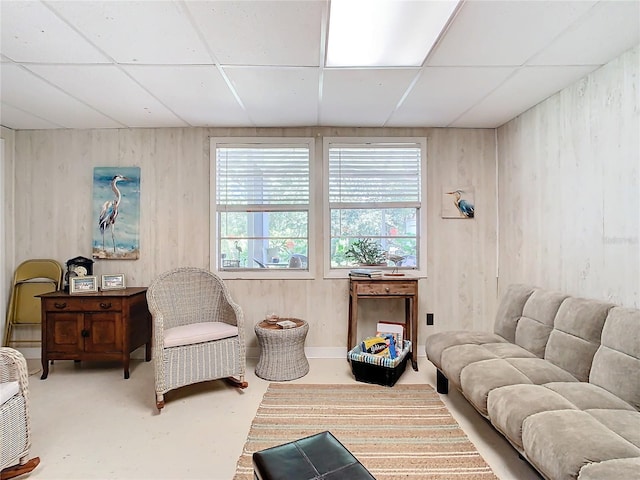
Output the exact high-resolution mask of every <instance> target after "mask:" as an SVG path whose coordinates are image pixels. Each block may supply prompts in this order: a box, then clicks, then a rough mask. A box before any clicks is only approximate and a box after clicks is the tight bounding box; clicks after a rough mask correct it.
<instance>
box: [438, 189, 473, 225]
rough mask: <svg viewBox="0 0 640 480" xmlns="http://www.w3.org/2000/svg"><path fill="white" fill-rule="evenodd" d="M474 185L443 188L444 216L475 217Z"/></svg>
mask: <svg viewBox="0 0 640 480" xmlns="http://www.w3.org/2000/svg"><path fill="white" fill-rule="evenodd" d="M475 211H476V209H475V201H474V190H473V187H445V188H443V190H442V218H474V217H475Z"/></svg>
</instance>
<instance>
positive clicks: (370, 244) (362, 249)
mask: <svg viewBox="0 0 640 480" xmlns="http://www.w3.org/2000/svg"><path fill="white" fill-rule="evenodd" d="M385 253H386V252H385V251H384V250H383V249H382V246H381V245H380V244H379V243H378V242H374V241H373V240H371V239H370V238H363V239H360V240H355V241H354V242H352V243H351V245H350V246H349V248H348V249H347V250H346V251H345V252H344V254H345V256H346V257H347V258H349V259H351V260H353V261H354V263H357V264H359V265H386V256H385Z"/></svg>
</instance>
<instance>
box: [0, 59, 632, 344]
mask: <svg viewBox="0 0 640 480" xmlns="http://www.w3.org/2000/svg"><path fill="white" fill-rule="evenodd" d="M639 57H640V55H639V52H638V48H635V49H633V50H631V51H630V52H627V53H625V54H624V55H622V56H621V57H620V58H618V59H616V60H615V61H613V62H611V63H610V64H608V65H606V66H605V67H603V68H602V69H600V70H598V71H596V72H594V73H593V74H591V75H589V76H588V77H586V78H584V79H583V80H581V81H579V82H577V83H576V84H574V85H572V86H571V87H569V88H567V89H565V90H563V91H561V92H559V93H558V94H556V95H554V96H553V97H551V98H549V99H547V100H546V101H545V102H543V103H541V104H540V105H538V106H536V107H534V108H532V109H531V110H529V111H528V112H525V113H524V114H522V115H521V116H519V117H518V118H516V119H514V120H512V121H511V122H509V123H508V124H506V125H504V126H502V127H501V128H499V129H497V130H492V129H487V130H483V129H468V130H467V129H444V128H443V129H438V128H433V129H421V128H413V129H370V128H329V127H327V128H286V129H236V128H229V129H225V128H180V129H130V130H43V131H18V132H12V131H8V130H6V129H2V130H1V131H0V134H1V136H2V138H4V139H5V148H6V150H7V152H6V154H5V158H4V161H5V165H3V168H4V171H5V198H4V199H3V202H4V205H3V213H4V214H5V215H6V219H7V222H6V225H7V231H6V242H5V243H4V245H3V250H4V251H3V255H4V260H5V264H6V265H5V270H4V271H3V272H2V274H3V275H4V276H5V278H7V281H9V280H10V276H11V274H12V272H13V269H14V268H15V266H16V265H17V264H18V263H20V262H21V261H23V260H25V259H27V258H36V257H49V258H55V259H57V260H59V261H60V262H62V263H63V262H65V261H66V260H67V259H69V258H72V257H75V256H76V255H84V256H90V252H91V249H90V246H91V239H92V229H93V228H94V219H93V216H92V212H91V208H90V203H91V198H92V174H93V167H95V166H118V165H122V166H140V167H141V170H142V182H141V230H140V235H141V238H140V246H141V258H140V259H139V260H136V261H105V260H103V261H98V262H97V263H96V265H95V273H96V274H98V275H100V274H102V273H124V274H125V275H126V276H127V282H128V284H130V285H148V284H149V283H150V282H151V281H152V280H153V278H155V277H156V276H157V275H158V274H160V273H161V272H164V271H166V270H168V269H170V268H173V267H177V266H186V265H194V266H200V267H205V268H207V267H208V266H209V245H210V241H209V240H210V238H209V235H210V234H209V188H210V186H209V137H211V136H218V137H220V136H283V137H286V136H313V137H316V138H317V141H316V149H317V151H316V160H317V161H318V162H321V161H322V152H321V147H322V141H321V140H322V137H323V136H368V137H371V136H425V137H426V138H427V155H428V158H427V172H426V181H427V186H428V187H427V188H428V194H427V204H426V208H425V209H423V211H422V218H421V221H422V223H423V225H426V235H427V241H428V252H427V262H428V278H425V279H421V280H420V306H419V311H420V314H419V345H418V349H419V350H418V351H419V352H420V353H422V351H423V347H422V345H424V340H425V338H426V336H427V335H429V334H431V333H433V332H436V331H440V330H448V329H479V330H490V329H491V328H492V323H493V316H494V314H495V310H496V305H497V297H498V294H499V292H500V291H502V290H503V289H504V288H505V287H506V286H507V285H509V284H510V283H514V282H525V283H532V284H536V285H539V286H541V287H545V288H552V289H558V290H562V291H565V292H567V293H570V294H574V295H580V296H586V297H592V298H598V299H609V300H611V301H612V302H615V303H618V304H621V305H626V306H632V307H638V306H639V305H640V293H639V290H640V287H639V285H640V273H639V267H638V265H640V245H639V237H640V235H639V233H640V208H639V207H640V205H639V203H638V202H639V198H640V195H639V191H640V181H639V165H640V138H639V133H638V132H639V131H640V125H639V112H640V105H639V99H638V91H639V88H638V71H639V61H638V59H639ZM496 152H498V155H496ZM316 171H318V172H321V171H322V169H321V168H318V169H317V170H316ZM316 181H317V182H320V183H321V181H322V179H320V178H317V179H316ZM450 185H473V186H474V187H475V200H476V217H475V219H474V220H451V219H442V218H441V203H440V202H441V193H442V187H443V186H450ZM319 198H321V197H316V200H319ZM319 213H320V214H321V212H319ZM321 218H322V217H319V220H318V221H319V222H321ZM498 238H499V241H498ZM322 242H323V238H322V230H319V233H318V238H317V239H316V243H317V244H318V245H322ZM317 253H319V252H317ZM312 254H313V252H312ZM315 260H316V262H321V258H316V259H315ZM316 273H317V275H316V277H315V279H313V280H306V281H294V280H229V281H228V283H229V286H230V289H231V291H232V293H233V295H234V297H235V298H236V299H237V301H238V302H239V303H240V304H241V305H242V307H243V309H244V312H245V316H246V318H247V333H248V335H249V338H250V342H249V343H250V345H249V346H250V347H255V346H256V344H257V343H256V341H255V336H254V334H253V325H254V324H255V323H256V322H258V321H259V320H260V319H261V318H262V317H263V316H264V314H265V313H266V312H267V311H275V312H278V313H280V314H281V315H287V316H295V317H301V318H305V319H307V320H308V321H309V323H310V325H311V329H310V333H309V335H308V337H307V346H308V347H317V348H327V349H331V348H333V349H337V348H344V347H345V342H346V331H347V325H346V322H347V307H348V296H347V295H348V293H347V292H348V281H347V280H346V279H324V278H322V275H321V272H320V270H318V271H317V272H316ZM498 279H499V282H498ZM378 303H379V302H378ZM3 307H4V306H3ZM396 307H397V308H396ZM398 310H400V306H399V305H388V304H385V305H384V306H381V305H379V304H377V303H376V302H371V304H370V305H369V306H366V304H365V303H364V302H363V305H362V314H363V317H366V318H367V320H364V319H363V321H362V323H361V325H362V334H365V333H368V332H371V331H372V329H373V324H374V322H375V320H377V319H379V317H380V316H383V317H385V318H389V317H390V316H393V315H398V314H400V312H399V311H398ZM427 312H432V313H434V314H435V326H432V327H427V326H426V325H425V314H426V313H427ZM334 351H335V350H334Z"/></svg>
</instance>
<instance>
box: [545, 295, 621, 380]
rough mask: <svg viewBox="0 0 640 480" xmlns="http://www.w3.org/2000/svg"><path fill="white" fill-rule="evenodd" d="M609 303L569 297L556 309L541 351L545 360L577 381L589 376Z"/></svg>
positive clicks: (609, 307) (587, 378) (609, 306)
mask: <svg viewBox="0 0 640 480" xmlns="http://www.w3.org/2000/svg"><path fill="white" fill-rule="evenodd" d="M612 307H613V305H612V304H610V303H604V302H599V301H597V300H589V299H585V298H576V297H569V298H567V299H566V300H565V301H564V302H562V305H560V308H559V309H558V314H557V315H556V320H555V322H554V326H553V331H552V332H551V335H550V336H549V341H548V342H547V348H546V350H545V352H544V358H545V360H548V361H550V362H551V363H554V364H555V365H557V366H558V367H560V368H562V369H564V370H566V371H567V372H569V373H571V374H572V375H573V376H574V377H576V378H577V379H578V380H580V381H581V382H586V381H587V380H589V371H590V370H591V362H592V361H593V356H594V355H595V353H596V350H598V347H599V346H600V336H601V334H602V327H603V326H604V321H605V319H606V318H607V314H608V313H609V310H610V309H611V308H612Z"/></svg>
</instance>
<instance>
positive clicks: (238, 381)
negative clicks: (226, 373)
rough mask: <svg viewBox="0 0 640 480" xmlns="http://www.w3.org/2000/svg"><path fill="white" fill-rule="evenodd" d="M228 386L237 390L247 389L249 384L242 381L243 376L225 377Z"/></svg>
mask: <svg viewBox="0 0 640 480" xmlns="http://www.w3.org/2000/svg"><path fill="white" fill-rule="evenodd" d="M224 380H225V382H227V383H228V384H229V385H231V386H233V387H237V388H247V387H248V386H249V382H246V381H245V379H244V375H240V377H239V378H235V377H227V378H225V379H224Z"/></svg>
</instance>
